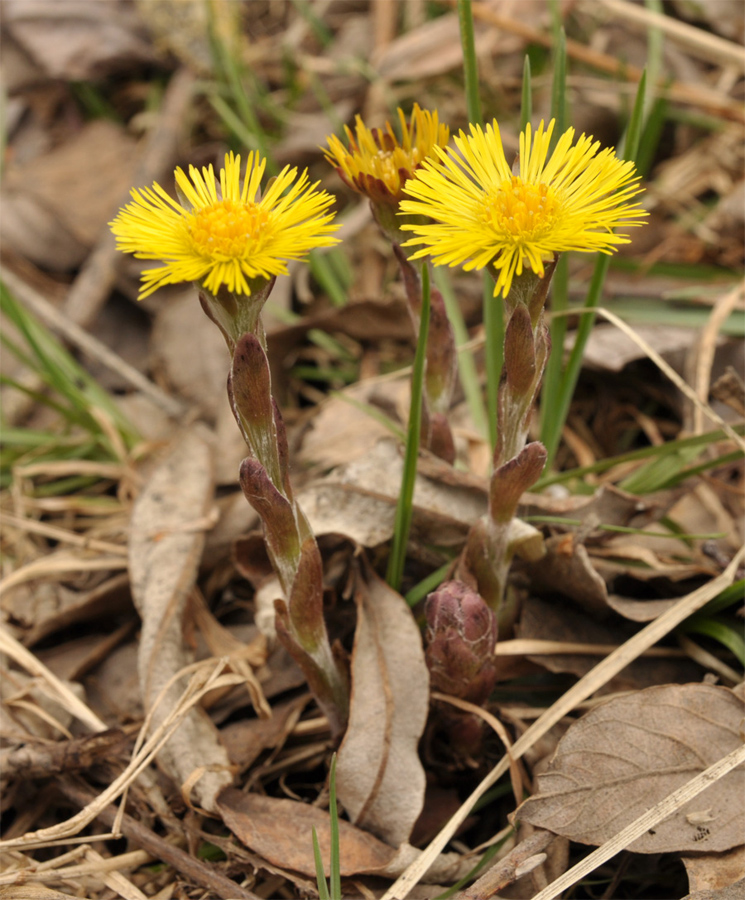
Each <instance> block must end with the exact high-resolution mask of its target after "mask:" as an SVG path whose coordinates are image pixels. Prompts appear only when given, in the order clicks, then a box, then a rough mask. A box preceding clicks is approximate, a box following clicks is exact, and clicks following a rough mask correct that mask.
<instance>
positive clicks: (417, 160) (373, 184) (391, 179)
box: [324, 103, 450, 206]
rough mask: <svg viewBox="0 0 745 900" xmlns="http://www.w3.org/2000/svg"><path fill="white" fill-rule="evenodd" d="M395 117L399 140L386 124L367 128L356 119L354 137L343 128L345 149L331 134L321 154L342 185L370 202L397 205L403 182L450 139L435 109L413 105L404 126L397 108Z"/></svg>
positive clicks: (448, 130)
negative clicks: (397, 123)
mask: <svg viewBox="0 0 745 900" xmlns="http://www.w3.org/2000/svg"><path fill="white" fill-rule="evenodd" d="M398 118H399V122H400V124H401V139H400V140H399V139H398V138H397V137H396V134H395V132H394V131H393V128H392V127H391V124H390V122H386V123H385V128H368V127H367V126H366V125H365V124H364V122H363V121H362V119H361V118H360V117H359V116H357V118H356V120H355V133H354V134H352V131H351V129H350V128H349V127H348V126H346V125H345V126H344V130H345V132H346V135H347V141H348V142H349V149H347V148H346V147H345V146H344V144H343V143H342V142H341V141H340V140H339V138H338V137H336V135H332V136H331V137H329V138H328V143H329V149H328V150H326V151H324V152H325V155H326V159H327V160H328V161H329V162H330V163H331V165H332V166H334V168H335V169H336V171H337V172H338V173H339V175H340V176H341V178H342V179H343V180H344V182H345V184H347V185H348V186H349V187H351V188H352V189H353V190H355V191H359V193H361V194H365V195H366V196H367V197H369V198H370V200H372V202H373V203H378V204H386V205H389V206H397V205H398V204H399V203H400V201H401V200H402V199H403V196H404V195H403V186H404V184H406V182H407V180H408V179H409V178H411V177H413V175H414V173H415V172H416V170H417V169H418V168H419V166H421V164H422V162H423V161H424V160H425V159H427V158H428V157H434V156H435V147H444V146H445V145H446V144H447V142H448V140H449V138H450V129H449V128H448V127H447V125H441V124H440V122H439V118H438V115H437V110H435V111H434V112H430V111H429V110H426V109H420V107H419V105H418V104H416V103H415V104H414V109H413V110H412V113H411V120H410V121H409V122H408V123H407V121H406V116H405V115H404V113H403V111H402V110H401V109H400V108H399V110H398Z"/></svg>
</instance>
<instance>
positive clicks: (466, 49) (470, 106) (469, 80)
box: [458, 0, 484, 125]
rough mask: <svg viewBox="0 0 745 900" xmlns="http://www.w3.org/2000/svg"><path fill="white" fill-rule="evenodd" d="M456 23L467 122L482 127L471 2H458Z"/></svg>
mask: <svg viewBox="0 0 745 900" xmlns="http://www.w3.org/2000/svg"><path fill="white" fill-rule="evenodd" d="M458 23H459V25H460V42H461V46H462V48H463V75H464V79H465V89H466V112H467V114H468V121H469V122H472V123H473V124H474V125H483V124H484V117H483V115H482V113H481V98H480V95H479V70H478V62H477V60H476V43H475V41H474V36H473V10H472V9H471V0H458Z"/></svg>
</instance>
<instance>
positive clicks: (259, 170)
mask: <svg viewBox="0 0 745 900" xmlns="http://www.w3.org/2000/svg"><path fill="white" fill-rule="evenodd" d="M265 166H266V162H265V160H263V159H261V158H260V157H259V156H258V154H255V153H250V154H249V156H248V161H247V164H246V173H245V176H244V178H243V180H241V158H240V156H235V155H234V154H233V153H228V154H226V156H225V168H224V169H221V170H220V174H219V184H218V179H217V178H216V177H215V173H214V170H213V168H212V166H211V165H210V166H208V167H206V168H203V169H202V171H201V172H199V171H198V170H197V169H196V168H195V167H194V166H190V167H189V175H188V176H187V175H186V173H185V172H184V171H183V169H180V168H178V169H176V173H175V175H176V185H177V188H178V191H179V197H180V199H181V203H179V202H177V201H176V200H173V199H172V198H171V197H170V196H169V195H168V194H167V193H166V191H164V190H163V188H162V187H161V186H160V185H158V184H154V185H153V186H152V188H142V189H141V190H137V189H133V190H132V202H131V203H128V204H127V205H126V206H125V207H124V208H123V209H121V210H120V211H119V214H118V215H117V217H116V218H115V219H114V221H113V222H111V223H110V227H111V230H112V232H113V233H114V235H115V236H116V239H117V247H118V249H119V250H123V251H124V252H125V253H133V254H134V255H135V256H136V257H137V258H138V259H156V260H161V261H162V262H163V265H162V266H161V267H159V268H153V269H147V270H146V271H145V272H144V273H143V275H142V286H141V288H140V295H139V299H142V298H143V297H148V296H149V295H150V294H152V293H153V292H154V291H156V290H157V289H158V288H159V287H161V286H163V285H166V284H178V283H180V282H182V281H194V282H198V283H199V284H200V285H201V286H202V287H204V288H206V289H207V290H208V291H210V292H211V293H213V294H217V292H218V291H219V290H220V288H221V287H223V286H224V287H226V288H227V289H228V290H229V291H231V292H234V293H236V294H241V295H244V296H249V295H250V294H251V286H250V283H249V282H250V281H251V280H253V279H267V280H268V279H270V278H272V277H274V276H275V275H285V274H287V261H288V260H291V259H302V258H303V257H304V256H306V254H307V253H308V251H309V250H312V249H313V248H314V247H327V246H329V245H330V244H335V243H337V240H336V238H333V237H331V236H330V235H331V233H332V232H333V231H335V230H336V228H337V227H338V226H336V225H333V224H332V219H333V213H329V211H328V209H329V207H330V206H331V204H332V203H333V197H332V196H331V195H330V194H327V193H326V192H325V191H318V190H316V187H317V185H316V184H313V185H311V184H309V181H308V173H307V171H306V172H303V173H302V174H301V175H300V176H299V177H298V174H297V169H293V168H290V167H289V166H286V167H285V168H284V169H283V170H282V171H281V172H280V174H279V175H278V176H277V178H276V179H275V180H274V181H273V182H272V183H271V184H270V185H269V187H268V188H267V190H266V191H265V193H264V195H263V196H261V195H260V185H261V178H262V175H263V174H264V168H265ZM182 204H183V205H182Z"/></svg>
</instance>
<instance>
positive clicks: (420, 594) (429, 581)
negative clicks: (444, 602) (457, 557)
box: [404, 562, 452, 606]
mask: <svg viewBox="0 0 745 900" xmlns="http://www.w3.org/2000/svg"><path fill="white" fill-rule="evenodd" d="M451 566H452V562H446V563H445V564H444V565H442V566H440V568H439V569H435V571H434V572H432V573H431V574H430V575H428V576H427V577H426V578H424V579H422V580H421V581H420V582H419V584H417V585H415V586H414V587H413V588H412V589H411V590H410V591H408V593H407V594H406V596H405V597H404V600H406V602H407V603H408V604H409V606H416V605H417V603H419V601H420V600H424V598H425V597H426V596H427V594H431V593H432V591H434V590H436V589H437V588H438V587H439V586H440V585H441V584H442V582H443V581H444V580H445V576H446V575H447V573H448V569H449V568H450V567H451Z"/></svg>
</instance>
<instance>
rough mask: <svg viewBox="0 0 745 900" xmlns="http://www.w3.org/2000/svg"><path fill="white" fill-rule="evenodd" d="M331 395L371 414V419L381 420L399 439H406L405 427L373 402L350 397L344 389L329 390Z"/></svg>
mask: <svg viewBox="0 0 745 900" xmlns="http://www.w3.org/2000/svg"><path fill="white" fill-rule="evenodd" d="M329 396H330V397H338V398H339V400H343V401H344V402H345V403H348V404H349V405H350V406H353V407H354V408H355V409H358V410H359V411H360V412H363V413H365V415H367V416H370V418H371V419H375V421H376V422H379V423H380V424H381V425H382V426H383V427H384V428H387V429H388V431H390V433H391V434H392V435H393V436H394V437H395V438H396V439H397V440H399V441H405V440H406V433H405V432H404V430H403V428H401V427H399V425H398V424H397V423H396V422H394V421H393V419H391V417H390V416H387V415H386V414H385V413H384V412H383V410H382V409H380V408H379V407H377V406H373V405H372V404H371V403H364V402H363V401H362V400H358V399H357V398H356V397H350V396H349V395H348V394H345V393H344V391H329Z"/></svg>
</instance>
